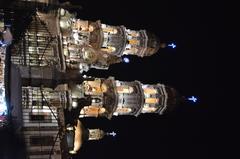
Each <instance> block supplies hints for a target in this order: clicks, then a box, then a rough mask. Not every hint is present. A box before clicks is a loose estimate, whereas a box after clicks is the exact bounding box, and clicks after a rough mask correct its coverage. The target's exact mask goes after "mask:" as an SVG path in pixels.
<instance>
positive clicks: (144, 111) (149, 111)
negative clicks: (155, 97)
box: [142, 104, 157, 113]
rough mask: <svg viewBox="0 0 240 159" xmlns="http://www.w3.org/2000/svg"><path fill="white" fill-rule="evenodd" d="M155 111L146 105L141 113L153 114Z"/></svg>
mask: <svg viewBox="0 0 240 159" xmlns="http://www.w3.org/2000/svg"><path fill="white" fill-rule="evenodd" d="M156 110H157V108H156V107H149V106H148V105H147V104H145V105H144V107H143V109H142V113H153V112H155V111H156Z"/></svg>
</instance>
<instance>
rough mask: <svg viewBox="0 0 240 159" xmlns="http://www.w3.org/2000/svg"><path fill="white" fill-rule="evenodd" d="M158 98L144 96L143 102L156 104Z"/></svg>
mask: <svg viewBox="0 0 240 159" xmlns="http://www.w3.org/2000/svg"><path fill="white" fill-rule="evenodd" d="M158 101H159V99H158V98H145V103H147V104H156V103H158Z"/></svg>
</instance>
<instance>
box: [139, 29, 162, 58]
mask: <svg viewBox="0 0 240 159" xmlns="http://www.w3.org/2000/svg"><path fill="white" fill-rule="evenodd" d="M146 35H147V50H146V51H145V52H144V53H145V54H144V55H143V56H151V55H153V54H155V53H157V52H158V50H159V49H160V48H164V47H166V44H165V43H161V42H160V39H159V38H158V37H157V36H156V35H155V34H153V33H151V32H149V31H146Z"/></svg>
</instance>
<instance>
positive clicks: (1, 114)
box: [0, 0, 183, 159]
mask: <svg viewBox="0 0 240 159" xmlns="http://www.w3.org/2000/svg"><path fill="white" fill-rule="evenodd" d="M2 6H4V5H1V6H0V33H1V34H0V127H1V128H4V127H7V126H12V127H13V128H14V130H15V131H16V132H17V134H18V135H19V136H21V137H22V138H23V139H24V142H25V145H26V155H27V156H26V158H29V159H45V158H46V159H47V158H52V159H65V158H66V159H67V158H71V155H72V154H77V153H78V152H79V150H80V149H81V147H82V146H84V145H83V143H84V142H87V141H91V140H100V139H102V138H103V137H104V136H105V135H115V134H114V133H109V132H104V131H103V130H100V129H98V128H95V129H89V128H88V125H83V124H82V122H81V119H82V118H88V117H96V120H97V119H98V118H107V119H109V120H111V119H112V118H117V117H118V116H121V115H132V116H136V117H137V116H139V115H140V114H145V113H156V114H159V115H162V114H165V113H168V112H171V110H174V108H175V107H176V106H177V105H178V103H179V102H180V101H181V100H182V98H183V97H182V96H180V95H179V94H178V92H177V91H176V90H175V89H174V88H172V87H169V86H168V85H164V84H160V83H156V84H145V83H142V82H141V81H138V80H137V79H136V80H135V81H121V80H118V79H115V78H114V77H108V78H99V77H91V76H86V75H85V76H84V75H83V73H84V72H87V71H89V70H90V69H93V68H94V69H99V70H106V71H107V70H108V68H109V66H110V65H113V64H116V63H121V62H123V56H125V55H132V56H136V57H138V58H144V57H146V56H151V55H153V54H156V53H158V52H159V51H160V50H161V49H163V48H165V47H166V44H165V43H164V42H162V41H160V40H159V39H158V37H157V36H155V35H154V34H153V33H151V32H148V31H146V30H144V29H142V30H132V29H130V28H127V27H125V26H123V25H121V26H112V25H108V24H104V23H102V22H101V21H100V20H97V21H89V20H86V19H84V17H78V15H77V14H75V13H73V12H70V11H69V9H72V8H74V6H71V5H69V4H61V3H59V2H58V1H57V0H37V1H34V2H33V1H25V0H17V1H15V2H13V3H12V4H8V5H7V6H5V7H2ZM76 9H77V8H76ZM69 116H70V117H71V118H72V119H73V120H72V122H68V121H67V120H66V118H69Z"/></svg>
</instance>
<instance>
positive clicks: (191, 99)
mask: <svg viewBox="0 0 240 159" xmlns="http://www.w3.org/2000/svg"><path fill="white" fill-rule="evenodd" d="M188 100H189V101H192V102H193V103H196V102H197V100H198V99H197V98H196V97H194V96H192V97H189V98H188Z"/></svg>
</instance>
